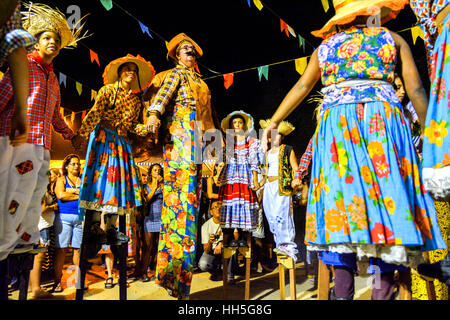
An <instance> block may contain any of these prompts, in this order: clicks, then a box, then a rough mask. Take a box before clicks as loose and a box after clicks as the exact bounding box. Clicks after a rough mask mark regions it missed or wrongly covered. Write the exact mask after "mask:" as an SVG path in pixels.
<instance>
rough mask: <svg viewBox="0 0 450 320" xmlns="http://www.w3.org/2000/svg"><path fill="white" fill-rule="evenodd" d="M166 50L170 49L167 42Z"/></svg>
mask: <svg viewBox="0 0 450 320" xmlns="http://www.w3.org/2000/svg"><path fill="white" fill-rule="evenodd" d="M166 49H169V43H168V42H167V41H166Z"/></svg>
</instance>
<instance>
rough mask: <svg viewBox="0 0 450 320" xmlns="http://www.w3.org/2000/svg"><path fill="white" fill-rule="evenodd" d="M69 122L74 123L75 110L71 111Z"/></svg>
mask: <svg viewBox="0 0 450 320" xmlns="http://www.w3.org/2000/svg"><path fill="white" fill-rule="evenodd" d="M70 122H72V124H74V123H75V112H73V111H72V115H71V116H70Z"/></svg>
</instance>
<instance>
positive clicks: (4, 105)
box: [0, 55, 74, 150]
mask: <svg viewBox="0 0 450 320" xmlns="http://www.w3.org/2000/svg"><path fill="white" fill-rule="evenodd" d="M28 72H29V79H30V82H29V90H30V93H29V96H28V100H27V104H28V109H27V114H28V121H29V125H30V132H29V133H28V139H27V143H32V144H36V145H40V146H44V148H45V149H48V150H50V148H51V138H52V131H51V127H50V125H52V126H53V129H55V131H56V132H58V133H60V134H62V136H63V137H64V139H67V140H69V139H72V137H73V136H74V133H73V131H72V130H71V129H70V128H69V127H68V126H67V124H66V122H65V121H64V119H63V118H62V117H61V114H60V113H59V107H60V92H59V82H58V79H57V78H56V75H55V73H53V72H49V73H47V72H46V71H44V69H43V67H42V66H41V65H40V64H39V63H38V62H36V61H35V60H34V58H33V57H32V56H31V55H28ZM14 105H15V102H14V92H13V88H12V83H11V74H10V71H9V69H8V71H7V72H6V73H5V75H4V76H3V78H2V79H0V119H2V121H1V122H0V136H8V135H9V133H10V131H11V119H12V117H13V115H14V109H15V106H14Z"/></svg>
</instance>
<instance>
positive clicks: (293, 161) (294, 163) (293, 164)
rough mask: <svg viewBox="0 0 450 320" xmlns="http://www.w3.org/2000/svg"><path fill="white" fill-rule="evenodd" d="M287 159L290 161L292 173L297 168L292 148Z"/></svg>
mask: <svg viewBox="0 0 450 320" xmlns="http://www.w3.org/2000/svg"><path fill="white" fill-rule="evenodd" d="M289 161H290V163H291V167H292V173H294V172H295V171H297V169H298V161H297V157H296V156H295V152H294V150H291V154H290V155H289Z"/></svg>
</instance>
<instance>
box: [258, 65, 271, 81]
mask: <svg viewBox="0 0 450 320" xmlns="http://www.w3.org/2000/svg"><path fill="white" fill-rule="evenodd" d="M261 76H264V78H266V80H269V66H268V65H265V66H261V67H258V77H259V81H261Z"/></svg>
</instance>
